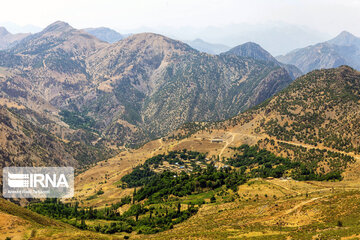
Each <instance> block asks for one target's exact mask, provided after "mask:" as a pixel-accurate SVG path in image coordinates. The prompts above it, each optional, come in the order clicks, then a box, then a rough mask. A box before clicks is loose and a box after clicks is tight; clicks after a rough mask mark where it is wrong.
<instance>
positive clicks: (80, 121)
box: [59, 110, 96, 131]
mask: <svg viewBox="0 0 360 240" xmlns="http://www.w3.org/2000/svg"><path fill="white" fill-rule="evenodd" d="M59 115H60V116H61V120H62V121H64V122H65V123H67V124H69V126H70V127H71V128H73V129H79V128H81V129H85V130H88V131H95V130H94V127H95V124H96V123H95V120H94V119H93V118H91V117H89V116H86V115H85V114H78V113H75V112H70V111H68V110H61V111H60V113H59Z"/></svg>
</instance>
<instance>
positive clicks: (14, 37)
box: [0, 27, 30, 50]
mask: <svg viewBox="0 0 360 240" xmlns="http://www.w3.org/2000/svg"><path fill="white" fill-rule="evenodd" d="M29 35H30V33H18V34H11V33H9V32H8V31H7V30H6V28H4V27H0V50H3V49H7V48H9V47H10V46H13V45H15V44H16V43H17V42H19V41H21V40H22V39H23V38H25V37H27V36H29Z"/></svg>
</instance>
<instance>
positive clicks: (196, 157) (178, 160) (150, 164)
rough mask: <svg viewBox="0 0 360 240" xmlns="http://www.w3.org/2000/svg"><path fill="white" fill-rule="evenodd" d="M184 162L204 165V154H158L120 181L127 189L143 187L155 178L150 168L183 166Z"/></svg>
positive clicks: (181, 152) (174, 152)
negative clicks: (166, 163)
mask: <svg viewBox="0 0 360 240" xmlns="http://www.w3.org/2000/svg"><path fill="white" fill-rule="evenodd" d="M185 160H191V161H192V162H194V161H200V162H202V163H205V154H203V153H199V152H194V151H187V150H186V149H184V150H181V151H171V152H169V153H168V154H166V155H165V154H160V155H157V156H154V157H152V158H149V159H147V160H146V161H145V163H144V164H141V165H139V166H137V167H135V168H134V169H133V171H132V172H131V173H130V174H127V175H125V176H124V177H122V179H121V181H122V182H124V183H126V186H127V187H139V186H143V185H145V184H146V183H148V182H149V181H151V180H152V179H153V178H154V177H155V176H156V174H155V172H154V171H153V170H152V169H151V168H153V169H156V168H158V167H159V166H160V165H162V164H163V162H168V163H169V164H172V165H174V164H178V165H183V164H184V161H185ZM194 169H196V168H194ZM124 187H125V186H124Z"/></svg>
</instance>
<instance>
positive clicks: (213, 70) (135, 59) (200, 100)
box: [87, 33, 291, 138]
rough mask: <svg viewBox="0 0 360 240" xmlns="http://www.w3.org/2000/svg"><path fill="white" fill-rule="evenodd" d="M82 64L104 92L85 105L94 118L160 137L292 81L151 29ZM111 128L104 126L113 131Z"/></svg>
mask: <svg viewBox="0 0 360 240" xmlns="http://www.w3.org/2000/svg"><path fill="white" fill-rule="evenodd" d="M87 65H88V69H89V73H90V74H91V75H92V76H93V78H94V79H95V82H96V83H97V84H99V87H98V89H99V90H102V91H103V92H105V93H106V94H105V93H104V94H103V96H104V95H107V97H106V98H105V97H99V96H97V99H96V100H95V101H94V102H90V104H88V105H87V109H88V110H89V111H90V112H95V111H96V109H101V110H100V112H99V111H98V114H97V116H95V114H94V118H96V117H101V119H103V120H106V119H109V117H111V118H112V119H114V117H118V119H122V120H125V121H127V122H128V123H130V124H132V125H135V126H138V127H140V131H138V134H140V135H138V136H139V137H140V138H146V136H147V137H159V136H161V135H164V134H167V133H168V132H170V131H172V130H174V129H175V128H177V127H178V126H180V125H181V124H183V123H184V122H187V121H208V120H220V119H224V118H227V117H230V116H232V115H235V114H237V113H239V112H240V111H242V110H245V109H247V108H248V107H250V106H254V105H256V104H258V103H260V102H261V101H263V100H265V99H266V98H267V97H270V96H271V95H273V94H274V93H276V92H277V91H279V90H280V89H282V88H283V87H285V86H286V85H288V84H289V83H290V82H291V78H290V77H289V75H288V74H287V72H286V71H285V70H284V69H282V68H279V67H278V66H277V65H275V64H273V63H264V62H258V61H256V60H253V59H244V58H239V57H236V56H225V55H223V56H212V55H208V54H205V53H200V52H198V51H196V50H194V49H192V48H190V47H189V46H188V45H186V44H184V43H182V42H179V41H175V40H172V39H169V38H166V37H164V36H161V35H157V34H151V33H144V34H136V35H133V36H131V37H128V38H127V39H124V40H122V41H120V42H118V43H116V44H114V45H111V46H109V47H107V48H104V49H102V50H100V51H99V52H97V53H96V54H94V55H92V56H90V57H89V58H88V60H87ZM104 101H106V103H104ZM100 104H101V105H102V106H103V107H101V105H100ZM116 105H118V106H116ZM120 106H122V107H120ZM115 109H118V110H115ZM119 111H120V112H119ZM116 112H117V114H118V116H116V115H115V116H114V113H116ZM99 113H100V114H99ZM119 113H120V114H119ZM119 117H120V118H119ZM117 125H118V126H119V127H122V128H123V126H121V123H119V122H117ZM116 128H118V127H116ZM116 128H114V125H112V126H110V127H109V128H108V129H109V131H117V132H118V131H119V130H117V129H116Z"/></svg>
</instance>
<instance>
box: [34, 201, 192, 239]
mask: <svg viewBox="0 0 360 240" xmlns="http://www.w3.org/2000/svg"><path fill="white" fill-rule="evenodd" d="M131 202H132V200H131V197H124V198H122V199H121V201H120V202H118V203H116V204H113V205H111V207H106V208H103V209H93V208H92V207H89V208H81V207H79V204H78V203H77V202H76V203H75V204H69V203H66V204H64V203H62V202H61V201H59V200H57V199H46V200H44V201H43V202H38V203H31V204H30V205H29V206H28V208H29V209H30V210H32V211H34V212H37V213H39V214H42V215H46V216H49V217H51V218H55V219H59V220H62V221H64V222H66V223H69V224H71V225H73V226H75V227H78V228H80V229H87V230H92V231H96V232H101V233H107V234H113V233H116V232H127V233H131V232H132V231H137V232H138V233H144V234H150V233H156V232H159V231H164V230H167V229H170V228H172V227H173V225H174V224H177V223H180V222H182V221H185V220H186V219H188V218H189V217H191V216H192V215H194V214H196V212H197V210H198V208H196V207H195V206H194V205H193V204H189V205H188V207H187V209H186V210H181V204H180V202H179V203H178V204H177V205H176V206H160V207H154V206H149V205H142V204H132V205H131V207H130V208H129V210H127V211H126V212H124V213H123V214H122V215H121V214H120V213H119V212H118V211H117V209H118V208H119V207H121V206H123V205H125V204H131ZM97 219H103V220H109V221H111V223H110V224H96V223H95V224H93V225H88V224H86V221H87V220H97Z"/></svg>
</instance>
